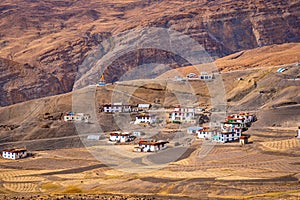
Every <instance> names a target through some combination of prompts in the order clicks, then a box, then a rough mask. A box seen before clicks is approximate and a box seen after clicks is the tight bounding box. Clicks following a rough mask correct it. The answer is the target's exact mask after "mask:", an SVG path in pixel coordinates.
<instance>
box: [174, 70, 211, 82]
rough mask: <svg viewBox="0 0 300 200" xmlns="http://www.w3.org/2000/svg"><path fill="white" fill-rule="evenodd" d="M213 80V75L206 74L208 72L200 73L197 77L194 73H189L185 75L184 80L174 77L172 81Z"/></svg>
mask: <svg viewBox="0 0 300 200" xmlns="http://www.w3.org/2000/svg"><path fill="white" fill-rule="evenodd" d="M213 79H215V76H214V74H213V73H208V72H201V73H200V75H199V76H197V74H195V73H189V74H187V75H186V78H183V77H181V76H175V77H174V79H173V80H174V81H185V80H202V81H207V80H213Z"/></svg>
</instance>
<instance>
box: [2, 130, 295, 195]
mask: <svg viewBox="0 0 300 200" xmlns="http://www.w3.org/2000/svg"><path fill="white" fill-rule="evenodd" d="M281 128H282V127H281ZM274 129H275V130H276V131H275V132H274V133H268V134H270V135H271V136H273V137H278V138H277V139H276V140H273V141H265V140H263V139H264V137H265V136H260V135H256V134H253V137H251V139H252V141H254V143H253V144H248V145H246V146H245V147H241V146H240V145H239V144H237V143H231V144H222V145H215V146H213V148H212V150H211V151H209V152H208V153H207V154H206V153H205V152H202V151H201V146H202V141H201V140H197V141H195V142H194V143H193V145H192V147H193V148H195V149H196V150H194V151H191V152H190V156H188V157H183V159H181V160H179V161H177V162H173V163H171V164H170V165H168V166H167V167H164V168H161V169H158V170H155V171H149V172H147V171H146V172H142V173H127V172H123V171H118V170H116V169H114V168H112V167H107V166H105V165H103V164H102V163H101V160H97V159H96V158H94V157H93V156H92V155H91V153H93V149H90V151H88V150H87V149H85V148H83V149H82V148H81V149H79V148H72V149H60V150H51V151H36V152H34V153H35V156H34V158H26V159H23V160H18V161H9V160H3V159H1V160H0V162H1V165H0V167H1V169H2V172H1V174H0V180H1V188H0V191H1V193H2V198H4V196H6V197H7V198H9V197H12V196H20V198H21V197H23V196H24V195H25V194H26V195H25V196H24V197H26V196H27V197H26V198H29V196H31V197H33V196H34V197H38V198H40V199H52V198H54V196H53V195H55V197H57V198H60V199H67V198H73V199H80V198H83V197H85V199H89V198H90V199H93V198H94V199H97V197H98V196H99V195H98V194H112V193H113V194H116V195H113V196H114V198H112V195H108V196H109V197H108V196H106V195H100V196H99V198H98V199H101V198H102V199H109V198H112V199H122V198H123V199H126V198H127V197H126V196H127V195H129V196H131V197H130V198H131V199H139V198H140V199H143V198H144V199H152V198H154V197H155V198H156V199H166V198H167V197H163V196H164V195H168V196H169V195H171V196H172V197H173V198H174V199H185V198H186V199H190V198H195V199H199V198H213V199H215V198H235V199H239V198H266V199H268V198H270V199H274V198H279V197H280V198H284V199H286V198H290V199H297V198H300V196H299V195H300V185H299V178H300V173H299V171H300V164H299V163H300V155H299V154H298V152H299V150H300V140H299V139H296V138H294V137H293V135H294V133H295V132H291V133H289V132H288V133H286V131H283V130H281V129H280V128H276V127H275V128H274ZM253 130H256V128H255V126H254V127H253ZM265 130H267V129H265ZM250 131H251V133H252V129H250V130H249V133H250ZM260 132H261V133H262V131H261V130H260ZM271 136H270V137H271ZM259 140H262V141H261V142H259ZM277 143H280V145H278V144H277ZM208 145H210V144H208ZM290 150H292V151H293V152H295V154H289V152H290ZM195 191H196V192H195ZM120 193H121V194H122V195H117V194H120ZM96 194H97V195H96ZM132 194H135V195H133V196H132ZM37 195H39V196H37ZM124 195H125V196H124ZM149 195H150V196H149ZM168 199H169V197H168Z"/></svg>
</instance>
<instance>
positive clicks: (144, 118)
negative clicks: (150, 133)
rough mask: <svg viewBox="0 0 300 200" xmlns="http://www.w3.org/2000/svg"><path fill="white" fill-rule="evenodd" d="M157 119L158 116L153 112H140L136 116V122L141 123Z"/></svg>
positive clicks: (150, 122) (152, 121)
mask: <svg viewBox="0 0 300 200" xmlns="http://www.w3.org/2000/svg"><path fill="white" fill-rule="evenodd" d="M155 120H156V116H155V115H153V114H138V115H137V116H136V117H135V122H134V124H140V123H149V124H152V123H154V122H155Z"/></svg>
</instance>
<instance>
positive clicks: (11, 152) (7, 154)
mask: <svg viewBox="0 0 300 200" xmlns="http://www.w3.org/2000/svg"><path fill="white" fill-rule="evenodd" d="M26 156H27V149H24V148H22V149H5V150H3V151H2V157H3V158H6V159H13V160H17V159H20V158H25V157H26Z"/></svg>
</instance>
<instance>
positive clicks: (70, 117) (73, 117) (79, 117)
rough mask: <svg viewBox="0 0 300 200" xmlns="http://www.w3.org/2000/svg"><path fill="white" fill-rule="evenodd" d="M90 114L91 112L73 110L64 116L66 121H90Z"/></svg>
mask: <svg viewBox="0 0 300 200" xmlns="http://www.w3.org/2000/svg"><path fill="white" fill-rule="evenodd" d="M89 119H90V115H89V114H84V113H76V114H75V113H73V112H68V113H67V115H65V116H64V121H65V122H69V121H75V122H89Z"/></svg>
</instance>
